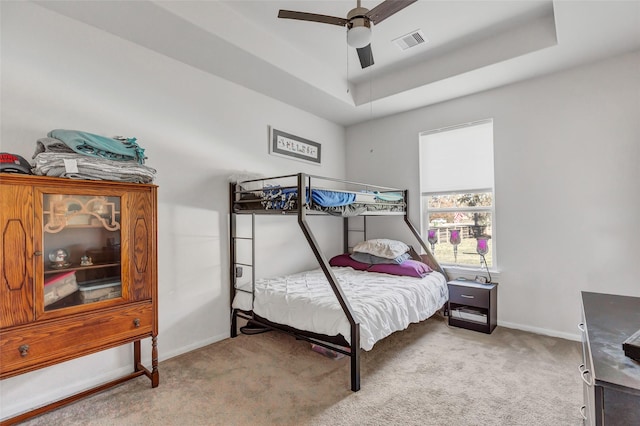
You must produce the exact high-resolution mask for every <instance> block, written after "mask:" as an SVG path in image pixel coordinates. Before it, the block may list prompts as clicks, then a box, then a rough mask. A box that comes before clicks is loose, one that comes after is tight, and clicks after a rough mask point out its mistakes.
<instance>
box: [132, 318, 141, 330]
mask: <svg viewBox="0 0 640 426" xmlns="http://www.w3.org/2000/svg"><path fill="white" fill-rule="evenodd" d="M133 326H134V327H135V328H138V327H140V318H136V319H134V320H133Z"/></svg>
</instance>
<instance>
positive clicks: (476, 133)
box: [420, 120, 493, 193]
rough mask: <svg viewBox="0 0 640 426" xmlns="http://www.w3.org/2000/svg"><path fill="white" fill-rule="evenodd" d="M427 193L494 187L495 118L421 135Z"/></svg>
mask: <svg viewBox="0 0 640 426" xmlns="http://www.w3.org/2000/svg"><path fill="white" fill-rule="evenodd" d="M420 164H421V166H422V167H421V176H420V181H421V182H420V183H421V185H420V187H421V189H422V192H423V193H435V192H454V191H462V190H465V191H467V190H470V189H489V188H491V189H492V188H493V123H492V121H491V120H484V121H481V122H476V123H470V124H466V125H462V126H456V127H454V128H445V129H438V130H435V131H430V132H425V133H422V134H420Z"/></svg>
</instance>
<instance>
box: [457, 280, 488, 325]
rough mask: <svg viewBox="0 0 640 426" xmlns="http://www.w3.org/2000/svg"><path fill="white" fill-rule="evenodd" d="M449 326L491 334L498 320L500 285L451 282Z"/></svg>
mask: <svg viewBox="0 0 640 426" xmlns="http://www.w3.org/2000/svg"><path fill="white" fill-rule="evenodd" d="M447 284H448V286H449V303H448V307H449V325H453V326H455V327H461V328H466V329H469V330H475V331H481V332H483V333H487V334H490V333H491V332H492V331H493V329H494V328H496V325H497V320H498V285H497V283H490V284H482V283H477V282H475V281H470V280H468V281H465V280H453V281H449V282H448V283H447Z"/></svg>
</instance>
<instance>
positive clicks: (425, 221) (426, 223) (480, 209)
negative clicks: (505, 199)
mask: <svg viewBox="0 0 640 426" xmlns="http://www.w3.org/2000/svg"><path fill="white" fill-rule="evenodd" d="M482 192H485V193H486V192H488V193H491V206H467V207H443V208H429V203H428V201H427V200H425V199H426V198H427V197H430V196H438V195H459V194H474V193H482ZM420 202H421V203H420V209H421V216H422V225H423V226H422V230H421V235H422V238H423V239H424V241H427V235H428V231H429V229H430V228H431V225H430V224H431V221H430V220H429V216H430V214H432V213H457V212H460V213H489V214H491V240H492V243H491V245H490V246H491V266H489V267H488V268H489V270H490V271H497V265H498V262H497V257H496V245H495V217H496V200H495V190H494V189H493V188H479V189H477V188H476V189H465V190H455V191H434V192H422V193H420ZM425 205H426V208H423V206H425ZM436 259H437V258H436ZM442 265H443V266H446V267H450V268H461V269H471V270H484V269H485V266H482V265H479V266H477V265H470V264H466V263H444V262H443V263H442Z"/></svg>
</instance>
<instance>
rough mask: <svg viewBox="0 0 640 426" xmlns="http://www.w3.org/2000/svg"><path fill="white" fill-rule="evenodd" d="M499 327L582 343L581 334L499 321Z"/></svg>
mask: <svg viewBox="0 0 640 426" xmlns="http://www.w3.org/2000/svg"><path fill="white" fill-rule="evenodd" d="M498 326H500V327H506V328H514V329H516V330H522V331H529V332H531V333H536V334H541V335H543V336H551V337H559V338H561V339H566V340H574V341H576V342H579V341H581V339H582V338H581V337H580V334H579V333H576V334H573V333H564V332H561V331H557V330H550V329H548V328H540V327H531V326H528V325H522V324H517V323H514V322H507V321H498Z"/></svg>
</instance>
